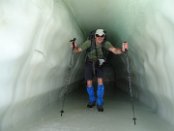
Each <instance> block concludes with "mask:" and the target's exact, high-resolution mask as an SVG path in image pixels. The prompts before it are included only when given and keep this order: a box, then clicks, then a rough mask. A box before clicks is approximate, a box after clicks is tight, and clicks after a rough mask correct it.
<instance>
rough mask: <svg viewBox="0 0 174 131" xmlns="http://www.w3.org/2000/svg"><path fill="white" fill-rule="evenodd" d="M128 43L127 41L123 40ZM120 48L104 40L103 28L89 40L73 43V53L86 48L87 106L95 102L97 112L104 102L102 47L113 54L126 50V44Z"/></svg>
mask: <svg viewBox="0 0 174 131" xmlns="http://www.w3.org/2000/svg"><path fill="white" fill-rule="evenodd" d="M124 44H127V45H128V42H124ZM124 44H122V48H115V47H114V46H113V45H112V44H111V43H110V42H109V41H107V40H106V32H105V31H104V29H97V30H96V31H95V33H94V37H93V39H91V40H86V41H85V42H84V43H82V44H81V45H79V46H77V44H76V43H75V48H74V49H73V51H74V52H75V53H80V52H82V51H85V50H88V51H87V54H86V61H85V80H86V83H87V85H86V86H87V93H88V96H89V102H88V104H87V107H88V108H92V107H94V106H95V105H96V104H97V109H98V111H99V112H103V111H104V108H103V104H104V100H103V97H104V89H105V87H104V84H103V71H104V70H103V69H104V68H103V64H104V62H105V58H104V52H103V48H104V49H106V50H108V51H110V52H112V53H113V54H115V55H119V54H122V53H124V52H125V51H126V50H128V46H125V47H124ZM94 76H96V77H97V83H98V86H97V93H96V94H97V97H96V96H95V92H94V86H93V81H92V80H93V77H94Z"/></svg>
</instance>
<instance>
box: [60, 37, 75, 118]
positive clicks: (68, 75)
mask: <svg viewBox="0 0 174 131" xmlns="http://www.w3.org/2000/svg"><path fill="white" fill-rule="evenodd" d="M75 41H76V38H73V39H72V40H70V41H69V42H71V44H72V51H73V50H74V49H75ZM72 58H73V57H71V59H70V63H71V60H72ZM70 72H71V67H70V69H69V72H68V73H67V75H66V77H65V79H66V86H65V91H66V89H67V88H68V85H69V84H70V81H71V75H70ZM64 103H65V93H64V94H63V97H62V107H61V111H60V113H61V117H62V115H63V113H64Z"/></svg>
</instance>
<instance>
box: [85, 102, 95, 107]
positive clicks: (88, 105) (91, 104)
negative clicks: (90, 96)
mask: <svg viewBox="0 0 174 131" xmlns="http://www.w3.org/2000/svg"><path fill="white" fill-rule="evenodd" d="M94 106H95V102H92V103H91V102H88V104H87V107H88V108H93V107H94Z"/></svg>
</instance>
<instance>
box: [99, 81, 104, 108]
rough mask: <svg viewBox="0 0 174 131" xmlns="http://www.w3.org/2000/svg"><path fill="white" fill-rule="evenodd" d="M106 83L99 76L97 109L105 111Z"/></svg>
mask: <svg viewBox="0 0 174 131" xmlns="http://www.w3.org/2000/svg"><path fill="white" fill-rule="evenodd" d="M103 97H104V84H103V79H102V78H98V87H97V109H98V111H103V110H104V109H103V104H104V100H103Z"/></svg>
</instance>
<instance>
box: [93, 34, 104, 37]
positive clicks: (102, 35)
mask: <svg viewBox="0 0 174 131" xmlns="http://www.w3.org/2000/svg"><path fill="white" fill-rule="evenodd" d="M95 36H96V37H105V35H98V34H96V35H95Z"/></svg>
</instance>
